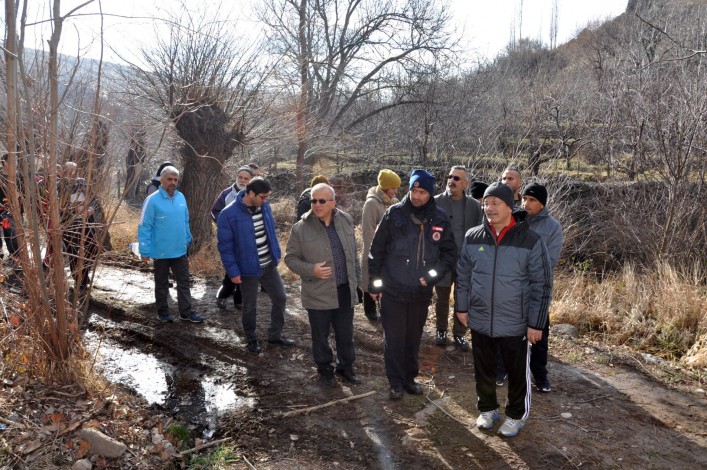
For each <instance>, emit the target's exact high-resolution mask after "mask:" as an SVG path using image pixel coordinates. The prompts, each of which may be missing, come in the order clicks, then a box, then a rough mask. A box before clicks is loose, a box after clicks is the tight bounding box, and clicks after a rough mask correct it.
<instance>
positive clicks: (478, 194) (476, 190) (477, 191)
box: [469, 181, 489, 199]
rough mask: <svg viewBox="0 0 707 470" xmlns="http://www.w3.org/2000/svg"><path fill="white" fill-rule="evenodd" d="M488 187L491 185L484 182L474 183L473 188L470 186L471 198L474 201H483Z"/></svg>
mask: <svg viewBox="0 0 707 470" xmlns="http://www.w3.org/2000/svg"><path fill="white" fill-rule="evenodd" d="M488 187H489V185H488V184H486V183H484V182H483V181H474V182H473V183H471V186H469V194H471V197H473V198H474V199H481V198H483V197H484V191H486V188H488Z"/></svg>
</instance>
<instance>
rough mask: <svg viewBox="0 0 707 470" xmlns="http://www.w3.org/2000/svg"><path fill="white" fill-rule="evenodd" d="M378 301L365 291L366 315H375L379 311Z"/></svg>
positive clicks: (364, 310) (364, 307) (364, 308)
mask: <svg viewBox="0 0 707 470" xmlns="http://www.w3.org/2000/svg"><path fill="white" fill-rule="evenodd" d="M377 310H378V309H377V306H376V301H375V300H373V299H372V298H371V295H370V294H369V293H368V292H364V293H363V313H364V314H365V315H373V314H374V313H376V312H377Z"/></svg>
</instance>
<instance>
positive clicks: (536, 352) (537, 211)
mask: <svg viewBox="0 0 707 470" xmlns="http://www.w3.org/2000/svg"><path fill="white" fill-rule="evenodd" d="M546 204H547V189H546V188H545V186H543V185H541V184H538V183H531V184H529V185H528V186H526V187H525V188H524V189H523V209H525V212H527V213H528V219H527V220H528V225H529V226H530V228H531V229H532V230H533V231H534V232H535V233H537V234H538V235H540V238H542V240H543V242H545V246H546V247H547V252H548V255H549V257H550V266H551V267H552V269H555V266H557V263H558V262H559V261H560V252H561V251H562V243H563V241H564V237H563V235H562V226H560V223H559V222H558V221H557V220H555V219H553V218H552V217H551V216H550V213H549V212H548V210H547V208H546V207H545V205H546ZM549 335H550V321H549V319H548V322H547V323H546V324H545V328H543V337H542V339H541V340H540V341H537V342H536V343H535V344H533V345H532V346H531V347H530V371H531V372H532V373H533V378H534V379H535V387H536V388H537V389H538V391H539V392H545V393H547V392H549V391H550V390H551V388H550V381H549V380H548V379H547V349H548V336H549Z"/></svg>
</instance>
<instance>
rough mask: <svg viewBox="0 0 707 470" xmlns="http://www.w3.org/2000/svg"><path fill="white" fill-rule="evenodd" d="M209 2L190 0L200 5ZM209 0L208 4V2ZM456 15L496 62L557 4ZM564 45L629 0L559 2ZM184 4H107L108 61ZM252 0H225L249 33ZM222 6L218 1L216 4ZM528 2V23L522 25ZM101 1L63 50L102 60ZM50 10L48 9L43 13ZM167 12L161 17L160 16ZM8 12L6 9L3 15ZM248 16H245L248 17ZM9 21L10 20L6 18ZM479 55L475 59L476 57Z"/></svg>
mask: <svg viewBox="0 0 707 470" xmlns="http://www.w3.org/2000/svg"><path fill="white" fill-rule="evenodd" d="M29 1H30V4H31V5H33V7H34V8H38V10H35V11H34V12H33V13H30V18H32V17H34V18H37V17H39V16H40V15H41V16H42V17H44V18H47V17H48V16H49V15H48V13H47V8H48V3H49V2H37V1H36V0H29ZM85 1H86V0H62V3H61V5H62V8H61V13H62V14H66V13H67V12H69V11H70V10H72V9H73V8H74V7H76V6H77V5H80V4H82V3H84V2H85ZM204 1H205V0H188V1H187V5H189V4H193V5H194V6H195V7H196V6H197V5H201V4H202V3H203V2H204ZM206 1H208V0H206ZM449 1H450V7H451V9H452V12H453V18H454V25H453V26H454V27H455V28H456V29H457V30H458V31H460V32H463V39H462V43H463V45H464V46H465V48H466V50H468V51H469V55H470V59H471V60H476V59H482V58H493V57H495V56H496V55H497V54H498V53H499V52H500V51H502V50H503V49H504V47H505V46H506V45H507V44H508V43H509V40H510V38H511V31H512V30H513V29H515V31H516V35H518V34H519V33H522V36H523V37H526V38H531V39H539V40H541V41H542V42H543V43H546V44H547V43H549V39H550V24H551V19H552V5H553V0H449ZM557 2H558V34H557V37H558V44H562V43H564V42H567V41H568V40H570V39H572V38H573V37H574V36H576V34H577V33H578V32H579V31H580V30H581V29H582V28H583V27H584V26H586V25H587V24H588V23H589V22H591V21H595V20H605V19H609V18H614V17H616V16H618V15H620V14H621V13H623V11H624V10H625V9H626V4H627V3H628V0H557ZM179 3H180V2H179V1H178V0H101V2H100V5H101V6H102V9H103V12H104V13H106V14H107V15H106V16H105V18H104V24H103V30H104V37H105V42H106V44H108V45H109V46H110V47H107V46H106V47H105V48H104V60H106V61H109V62H117V63H125V62H132V61H135V60H136V57H137V55H136V54H135V52H136V51H137V47H138V44H139V43H140V41H144V40H148V39H149V38H151V37H153V36H154V34H155V32H154V31H155V27H156V25H158V23H156V22H155V21H154V20H153V19H152V17H154V16H158V17H165V16H166V14H165V11H167V10H169V9H170V8H173V7H175V6H177V5H179ZM249 3H250V2H249V0H224V1H223V2H222V4H223V5H229V6H230V5H234V6H236V8H234V11H235V12H236V14H237V15H240V16H241V17H240V19H239V22H238V25H237V28H238V29H240V30H249V29H252V28H254V27H257V22H256V21H255V20H254V19H253V18H252V16H251V17H248V15H247V13H245V12H247V11H249V7H248V5H249ZM214 4H216V2H214ZM521 4H522V12H523V15H522V23H521V22H519V20H518V19H519V17H520V14H519V12H520V11H521ZM98 7H99V1H98V0H94V2H93V3H91V4H90V5H88V6H85V7H83V8H81V9H80V10H78V13H81V15H80V16H76V17H74V18H72V19H70V20H68V21H67V22H66V23H65V26H64V29H63V32H62V43H61V47H62V52H63V53H65V54H70V55H74V56H75V55H76V54H77V53H79V54H81V55H84V56H86V57H90V58H94V59H97V58H99V57H100V47H99V43H100V41H98V40H97V38H98V37H99V36H100V35H99V33H100V30H101V24H100V20H99V16H98V15H97V14H96V13H97V12H98ZM42 9H44V10H42ZM160 11H161V13H160ZM3 14H4V11H3ZM244 15H245V16H244ZM3 20H4V18H3ZM48 31H49V30H48V28H47V27H46V23H45V24H44V27H41V26H39V25H38V26H35V27H33V28H32V29H31V31H29V32H28V43H27V44H26V46H27V47H32V45H31V44H29V42H31V40H32V39H33V40H34V41H36V43H41V42H44V44H46V41H47V40H48V34H49V33H48ZM472 56H473V57H472Z"/></svg>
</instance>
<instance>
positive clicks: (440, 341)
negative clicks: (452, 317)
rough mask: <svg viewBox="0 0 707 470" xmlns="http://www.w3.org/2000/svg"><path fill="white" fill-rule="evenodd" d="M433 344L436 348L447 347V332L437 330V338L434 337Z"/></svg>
mask: <svg viewBox="0 0 707 470" xmlns="http://www.w3.org/2000/svg"><path fill="white" fill-rule="evenodd" d="M435 344H436V345H437V346H446V345H447V332H446V331H444V330H437V336H435Z"/></svg>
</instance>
